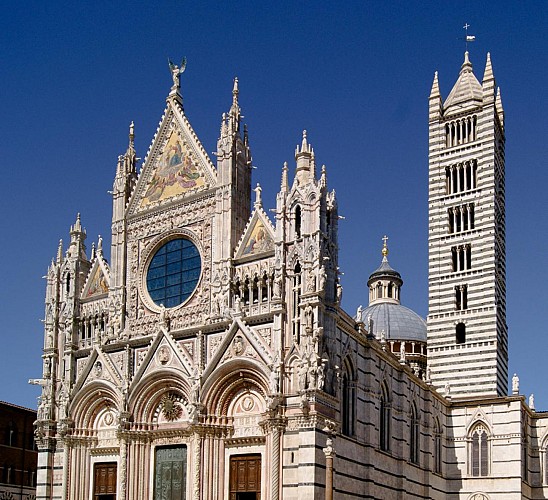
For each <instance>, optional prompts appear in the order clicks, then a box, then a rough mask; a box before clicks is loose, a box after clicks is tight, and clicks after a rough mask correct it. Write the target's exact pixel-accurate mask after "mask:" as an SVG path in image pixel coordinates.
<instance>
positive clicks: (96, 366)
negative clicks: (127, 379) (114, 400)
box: [73, 347, 122, 394]
mask: <svg viewBox="0 0 548 500" xmlns="http://www.w3.org/2000/svg"><path fill="white" fill-rule="evenodd" d="M97 380H101V381H105V382H110V383H112V384H113V385H114V386H115V387H119V386H120V385H121V384H122V375H121V374H120V373H118V370H117V369H116V367H115V366H114V364H113V362H112V360H111V359H110V358H109V357H108V356H107V355H106V354H105V353H104V352H103V351H102V350H101V349H100V348H99V347H95V349H93V351H91V354H90V355H89V357H88V361H87V363H86V364H85V367H84V369H83V370H82V373H81V374H80V375H79V376H78V378H77V380H76V384H75V385H74V389H73V394H76V393H77V392H78V391H79V390H80V389H81V388H82V387H83V386H84V385H86V384H89V383H91V382H94V381H97Z"/></svg>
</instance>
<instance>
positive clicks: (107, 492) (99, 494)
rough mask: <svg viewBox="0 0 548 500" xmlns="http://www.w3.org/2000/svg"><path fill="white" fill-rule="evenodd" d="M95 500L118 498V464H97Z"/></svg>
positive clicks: (113, 499)
mask: <svg viewBox="0 0 548 500" xmlns="http://www.w3.org/2000/svg"><path fill="white" fill-rule="evenodd" d="M94 476H95V480H94V483H93V484H94V488H93V498H94V500H116V464H115V463H112V462H111V463H99V464H95V474H94Z"/></svg>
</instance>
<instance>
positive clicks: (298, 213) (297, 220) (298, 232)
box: [295, 205, 302, 238]
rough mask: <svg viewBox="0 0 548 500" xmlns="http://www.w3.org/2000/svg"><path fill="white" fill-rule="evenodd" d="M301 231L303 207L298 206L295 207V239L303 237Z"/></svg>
mask: <svg viewBox="0 0 548 500" xmlns="http://www.w3.org/2000/svg"><path fill="white" fill-rule="evenodd" d="M301 229H302V213H301V207H300V206H299V205H297V206H296V207H295V237H296V238H300V237H301Z"/></svg>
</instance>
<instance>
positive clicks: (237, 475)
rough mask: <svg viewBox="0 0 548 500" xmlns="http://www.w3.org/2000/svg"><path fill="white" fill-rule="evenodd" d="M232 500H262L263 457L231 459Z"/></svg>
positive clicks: (252, 456)
mask: <svg viewBox="0 0 548 500" xmlns="http://www.w3.org/2000/svg"><path fill="white" fill-rule="evenodd" d="M230 500H261V455H259V454H257V455H234V456H231V457H230Z"/></svg>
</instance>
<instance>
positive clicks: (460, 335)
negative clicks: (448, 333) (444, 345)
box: [455, 323, 466, 344]
mask: <svg viewBox="0 0 548 500" xmlns="http://www.w3.org/2000/svg"><path fill="white" fill-rule="evenodd" d="M455 331H456V335H455V341H456V343H457V344H464V343H466V325H465V324H464V323H458V324H457V326H456V328H455Z"/></svg>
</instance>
